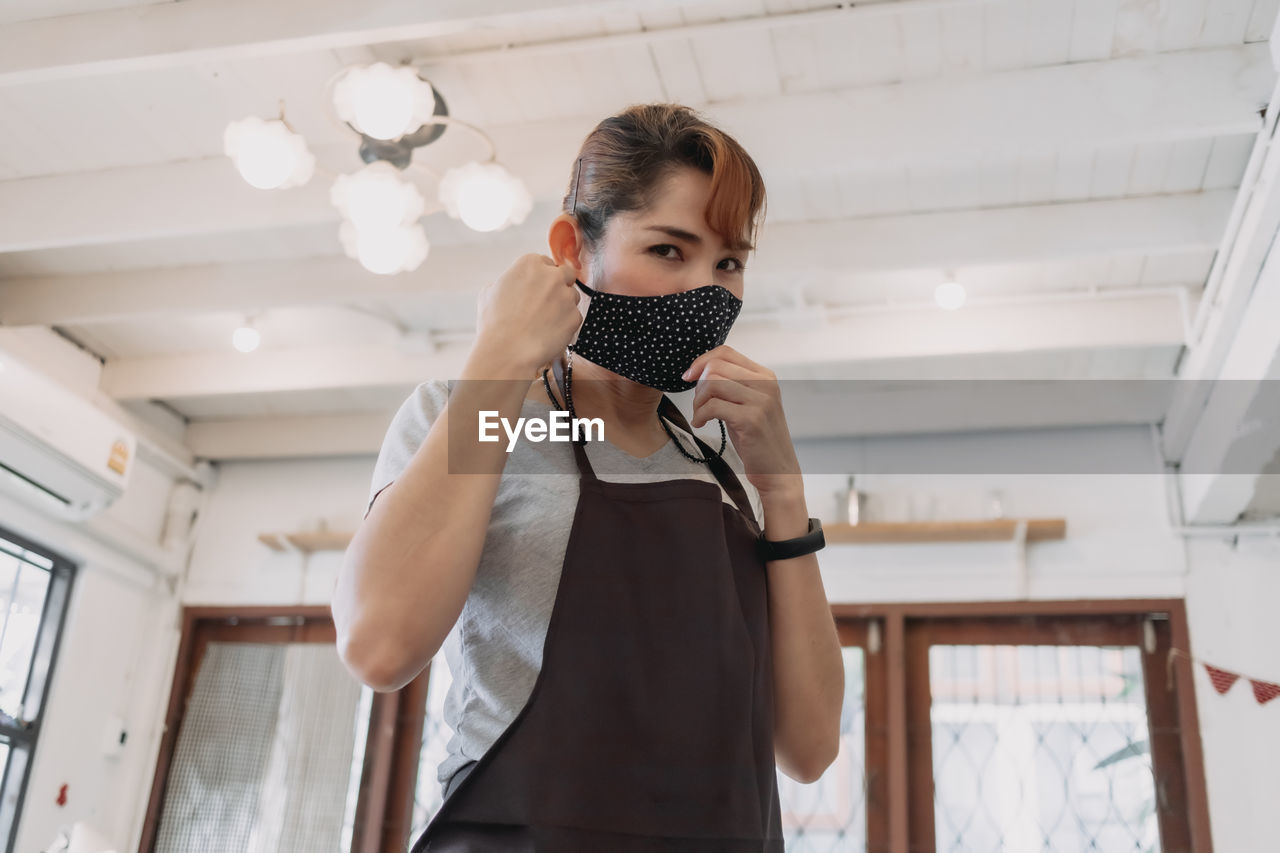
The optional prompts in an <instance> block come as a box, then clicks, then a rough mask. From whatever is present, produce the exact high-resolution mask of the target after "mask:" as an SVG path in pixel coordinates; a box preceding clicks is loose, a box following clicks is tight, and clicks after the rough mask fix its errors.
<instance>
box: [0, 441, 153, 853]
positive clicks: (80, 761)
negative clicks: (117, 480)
mask: <svg viewBox="0 0 1280 853" xmlns="http://www.w3.org/2000/svg"><path fill="white" fill-rule="evenodd" d="M134 477H135V480H134V481H133V483H132V484H131V488H130V490H129V492H128V493H127V494H126V496H125V497H124V498H122V499H121V501H120V502H119V504H117V506H115V507H112V508H111V509H110V510H108V511H107V512H106V513H104V516H105V517H107V518H110V519H111V520H112V521H115V522H118V523H119V524H120V525H121V526H122V527H123V528H125V529H127V530H131V531H133V532H134V533H136V534H137V535H138V536H139V537H140V538H151V539H155V538H158V535H159V525H160V524H161V523H162V519H163V516H164V511H163V509H164V502H165V500H166V499H167V496H168V492H169V485H170V481H169V480H168V479H167V478H165V477H163V476H162V475H160V474H159V473H158V472H156V471H154V470H152V469H149V468H147V467H146V466H145V465H143V464H139V465H138V466H137V467H136V468H135V470H134ZM0 525H3V526H4V527H6V528H8V529H10V530H12V531H14V532H15V533H18V534H20V535H22V536H24V537H26V538H28V539H31V540H34V541H36V542H37V543H40V544H41V545H43V546H45V547H47V548H48V549H50V550H52V551H55V552H57V553H58V554H60V555H62V556H64V557H66V558H68V559H70V560H72V561H73V562H75V563H76V564H77V565H78V568H77V571H76V578H75V581H74V586H73V590H72V597H71V600H70V602H69V606H68V612H67V621H66V623H65V625H64V628H63V635H62V643H61V647H60V649H59V654H58V659H57V660H56V661H55V664H54V676H53V679H52V681H51V682H50V684H49V697H48V704H47V705H46V706H45V711H44V714H45V716H44V724H43V729H42V731H41V734H40V741H39V743H38V744H37V749H36V754H35V760H34V763H33V764H32V769H31V776H30V780H29V782H28V785H27V793H26V800H25V804H24V808H23V812H22V815H21V818H20V821H19V828H18V836H17V846H16V848H15V849H16V850H20V851H33V853H34V851H43V850H45V849H46V848H47V847H48V846H49V845H50V844H51V843H52V842H53V840H54V838H55V837H56V835H57V833H58V830H59V828H60V827H62V826H66V825H69V824H70V823H72V822H73V821H75V820H85V821H88V822H89V823H90V824H91V825H93V826H95V827H97V828H99V829H100V831H101V832H103V834H104V835H105V836H106V837H107V838H108V839H111V840H113V841H115V842H117V843H119V844H121V845H122V846H121V850H125V849H127V848H126V847H125V846H123V845H125V844H126V843H127V840H128V839H129V838H131V837H132V833H133V831H134V824H135V823H136V822H137V820H138V819H139V817H138V816H139V815H140V811H139V809H140V808H141V807H143V806H145V799H146V793H147V791H148V790H149V786H150V780H151V776H152V773H153V771H154V765H155V755H156V749H157V747H158V739H159V736H160V729H159V727H160V725H161V724H162V722H163V712H161V714H160V716H157V715H156V703H157V702H158V701H163V700H162V699H160V698H158V697H165V696H167V693H168V679H169V678H170V677H171V672H172V665H173V660H172V658H173V654H174V652H175V651H176V648H177V640H178V629H177V613H178V608H177V603H176V598H175V597H174V595H173V593H172V591H171V590H170V588H169V586H168V585H167V584H166V583H165V582H164V581H163V580H161V579H160V578H159V576H158V575H157V574H156V573H155V572H153V571H152V570H150V569H147V568H143V567H142V566H141V565H139V563H138V562H136V561H135V560H132V559H130V558H129V557H127V556H125V555H123V554H121V553H120V552H119V551H117V550H115V549H113V548H111V547H108V546H105V545H104V544H102V543H101V542H100V541H98V540H97V539H95V538H93V537H91V536H89V535H87V534H86V533H85V532H84V531H83V530H80V529H77V528H76V527H74V526H70V525H64V524H61V523H59V522H55V521H52V520H50V519H49V518H47V517H45V516H43V515H41V514H39V513H36V512H34V511H32V510H31V509H29V508H27V507H25V506H23V505H21V504H18V503H16V502H14V501H12V500H11V499H9V498H7V497H5V496H3V495H0ZM113 717H118V718H119V719H120V720H121V721H122V723H123V726H124V728H125V731H127V732H128V739H127V741H126V744H125V746H124V749H123V750H122V751H121V752H120V754H119V755H117V756H110V757H109V756H107V755H106V754H105V752H104V746H103V744H104V738H105V737H106V736H107V735H106V732H107V727H108V723H109V721H110V720H111V719H112V718H113ZM63 785H66V786H67V803H66V805H65V806H58V805H57V803H56V799H57V796H58V791H59V789H60V788H61V786H63Z"/></svg>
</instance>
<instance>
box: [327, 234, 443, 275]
mask: <svg viewBox="0 0 1280 853" xmlns="http://www.w3.org/2000/svg"><path fill="white" fill-rule="evenodd" d="M338 239H339V241H341V243H342V249H343V251H344V252H346V253H347V257H349V258H355V259H356V260H357V261H359V262H360V265H361V266H363V267H364V268H365V269H367V270H368V271H369V272H371V273H377V274H378V275H392V274H394V273H398V272H412V271H413V270H416V269H417V268H418V267H420V266H422V262H423V261H425V260H426V259H427V252H428V250H429V249H430V244H428V243H427V234H426V232H425V231H423V230H422V226H421V225H419V224H418V223H416V222H414V223H412V224H410V225H397V226H394V227H388V228H363V229H362V228H357V227H356V226H355V225H354V224H353V223H351V222H343V223H342V225H341V226H340V227H339V228H338Z"/></svg>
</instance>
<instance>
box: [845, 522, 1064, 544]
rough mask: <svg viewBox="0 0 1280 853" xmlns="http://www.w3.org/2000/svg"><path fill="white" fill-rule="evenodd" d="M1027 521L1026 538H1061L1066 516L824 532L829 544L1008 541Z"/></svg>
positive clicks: (864, 526)
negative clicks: (1019, 523)
mask: <svg viewBox="0 0 1280 853" xmlns="http://www.w3.org/2000/svg"><path fill="white" fill-rule="evenodd" d="M1019 521H1026V523H1027V541H1028V542H1042V541H1045V540H1047V539H1064V538H1066V535H1067V520H1066V519H1065V518H1027V519H1017V518H996V519H991V520H973V521H897V522H881V521H877V522H867V523H864V524H824V525H822V531H823V534H824V535H825V537H826V540H827V541H828V542H831V543H853V544H865V543H873V542H881V543H883V542H888V543H893V542H899V543H909V542H1011V541H1013V539H1014V537H1015V536H1016V535H1017V529H1018V522H1019Z"/></svg>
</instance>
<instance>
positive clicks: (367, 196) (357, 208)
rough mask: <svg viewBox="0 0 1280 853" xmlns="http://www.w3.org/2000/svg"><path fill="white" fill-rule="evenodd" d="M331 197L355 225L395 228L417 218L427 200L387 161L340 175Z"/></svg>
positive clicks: (364, 228) (377, 162)
mask: <svg viewBox="0 0 1280 853" xmlns="http://www.w3.org/2000/svg"><path fill="white" fill-rule="evenodd" d="M329 200H330V201H332V202H333V206H334V207H336V208H338V210H339V211H340V212H341V213H342V216H343V218H344V219H346V220H347V221H348V222H350V223H351V224H352V225H354V226H355V227H356V228H359V229H362V230H368V229H373V228H395V227H397V226H400V225H408V224H410V223H411V222H415V221H417V220H418V219H419V218H420V217H421V216H422V213H423V211H424V210H425V209H426V206H427V204H426V201H425V200H424V199H423V198H422V193H421V192H419V191H418V188H417V186H415V185H414V184H411V183H409V182H408V181H406V180H404V179H403V178H402V177H401V176H400V170H399V169H397V168H396V167H395V166H392V165H391V164H390V163H388V162H386V161H385V160H378V161H376V162H374V163H370V164H369V165H367V166H365V167H364V168H363V169H361V170H360V171H358V172H356V173H355V174H354V175H339V176H338V177H337V180H335V181H334V182H333V189H332V190H330V191H329Z"/></svg>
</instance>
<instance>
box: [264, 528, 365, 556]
mask: <svg viewBox="0 0 1280 853" xmlns="http://www.w3.org/2000/svg"><path fill="white" fill-rule="evenodd" d="M353 535H354V534H352V533H351V532H349V531H348V532H343V531H339V530H317V531H312V532H310V533H259V534H258V541H259V542H261V543H262V544H263V545H266V546H267V547H268V548H270V549H271V550H273V551H301V552H302V553H304V554H312V553H315V552H316V551H345V550H347V546H348V545H349V544H351V537H352V536H353Z"/></svg>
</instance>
